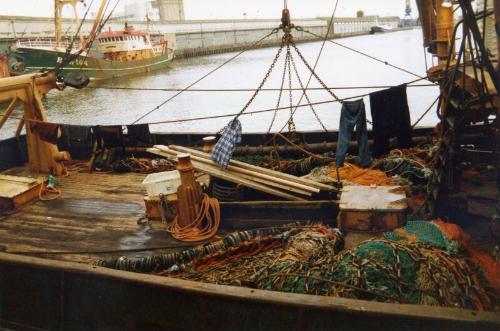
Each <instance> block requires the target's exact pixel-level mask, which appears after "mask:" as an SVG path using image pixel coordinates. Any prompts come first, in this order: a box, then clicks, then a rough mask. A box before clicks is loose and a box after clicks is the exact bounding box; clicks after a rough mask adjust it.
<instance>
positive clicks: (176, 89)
mask: <svg viewBox="0 0 500 331" xmlns="http://www.w3.org/2000/svg"><path fill="white" fill-rule="evenodd" d="M394 86H395V85H371V86H334V87H328V89H330V90H361V89H384V88H391V87H394ZM407 86H408V87H435V86H437V85H436V84H415V85H407ZM88 88H91V89H96V90H97V89H105V90H131V91H160V92H179V91H184V92H254V91H255V88H227V89H221V88H219V89H210V88H205V89H203V88H200V89H182V88H147V87H126V86H90V87H88ZM304 89H305V90H306V91H321V90H324V88H323V87H308V88H304ZM304 89H302V88H299V87H295V88H291V89H290V88H283V89H281V88H262V89H260V91H262V92H279V91H303V90H304Z"/></svg>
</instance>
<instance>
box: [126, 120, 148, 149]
mask: <svg viewBox="0 0 500 331" xmlns="http://www.w3.org/2000/svg"><path fill="white" fill-rule="evenodd" d="M127 136H128V143H129V144H130V145H133V146H149V145H151V132H150V131H149V125H148V124H135V125H127Z"/></svg>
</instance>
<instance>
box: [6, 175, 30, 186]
mask: <svg viewBox="0 0 500 331" xmlns="http://www.w3.org/2000/svg"><path fill="white" fill-rule="evenodd" d="M0 181H9V182H20V183H25V184H36V183H37V182H38V179H37V178H30V177H21V176H9V175H2V174H0Z"/></svg>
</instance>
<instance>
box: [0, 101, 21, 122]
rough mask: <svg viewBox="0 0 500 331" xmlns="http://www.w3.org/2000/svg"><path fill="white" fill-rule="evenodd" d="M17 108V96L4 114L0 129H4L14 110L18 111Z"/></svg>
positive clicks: (0, 119)
mask: <svg viewBox="0 0 500 331" xmlns="http://www.w3.org/2000/svg"><path fill="white" fill-rule="evenodd" d="M16 106H17V96H15V97H14V99H12V101H11V102H10V104H9V106H8V107H7V109H6V110H5V113H4V114H3V116H2V118H0V129H1V128H2V127H3V125H4V124H5V122H7V119H8V118H9V117H10V115H12V112H13V111H14V109H16Z"/></svg>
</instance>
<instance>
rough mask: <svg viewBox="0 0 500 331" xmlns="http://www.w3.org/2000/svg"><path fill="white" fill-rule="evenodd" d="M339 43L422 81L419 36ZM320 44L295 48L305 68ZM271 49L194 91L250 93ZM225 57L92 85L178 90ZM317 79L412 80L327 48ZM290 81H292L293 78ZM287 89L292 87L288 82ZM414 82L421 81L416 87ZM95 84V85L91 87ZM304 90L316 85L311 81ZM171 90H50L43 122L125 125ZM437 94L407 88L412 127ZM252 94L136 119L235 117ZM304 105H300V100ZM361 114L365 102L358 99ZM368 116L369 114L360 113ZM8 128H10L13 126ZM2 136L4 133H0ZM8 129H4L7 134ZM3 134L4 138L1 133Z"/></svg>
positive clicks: (190, 98) (283, 116)
mask: <svg viewBox="0 0 500 331" xmlns="http://www.w3.org/2000/svg"><path fill="white" fill-rule="evenodd" d="M339 41H340V42H342V43H344V44H346V45H348V46H350V47H353V48H356V49H359V50H362V51H365V52H367V53H369V54H371V55H373V56H376V57H380V58H383V59H385V60H387V61H388V62H390V63H393V64H395V65H397V66H400V67H403V68H406V69H408V70H410V71H412V72H415V73H418V74H420V75H425V60H424V52H423V50H422V46H421V45H422V36H421V31H420V30H409V31H401V32H394V33H388V34H378V35H367V36H359V37H352V38H345V39H341V40H339ZM320 46H321V42H314V43H306V44H299V49H300V50H301V52H302V53H303V54H304V56H305V57H306V59H307V60H308V62H309V63H311V64H313V63H314V61H315V59H316V56H317V54H318V51H319V48H320ZM276 50H277V49H276V48H265V49H258V50H252V51H247V52H246V53H244V54H243V55H242V56H240V57H239V58H237V59H236V60H234V61H232V62H231V63H229V64H227V65H225V66H224V67H223V68H221V69H220V70H219V71H217V72H215V73H214V74H212V75H211V76H209V77H208V78H206V79H205V80H203V81H202V82H200V83H198V84H197V85H195V86H194V88H209V89H227V88H255V87H257V86H258V84H259V83H260V81H261V80H262V78H263V77H264V74H265V72H266V70H267V69H268V67H269V66H270V64H271V62H272V59H273V57H274V54H275V53H276ZM233 55H234V54H233V53H226V54H220V55H212V56H203V57H196V58H190V59H179V60H174V62H173V63H171V65H170V67H169V68H168V69H165V70H162V71H157V72H153V73H150V74H147V75H141V76H133V77H126V78H119V79H115V80H110V81H106V82H103V83H100V85H104V86H117V87H120V86H125V87H139V88H184V87H186V86H187V85H189V84H190V83H192V82H194V81H195V80H197V79H198V78H199V77H201V76H202V75H204V74H205V73H207V72H209V71H210V70H212V69H213V68H215V67H216V66H217V65H219V64H221V63H223V62H224V61H225V60H227V59H228V58H230V57H231V56H233ZM283 59H284V56H282V58H281V61H280V62H279V63H277V65H276V68H275V70H274V71H273V73H272V75H271V76H270V78H269V80H268V83H267V84H266V87H269V88H278V87H279V86H280V82H281V74H282V70H283V62H282V60H283ZM295 62H296V63H297V66H298V70H299V72H300V74H301V78H302V80H303V81H307V78H308V70H307V68H306V67H305V66H304V65H302V63H301V62H300V59H299V58H298V56H295ZM317 73H318V75H319V76H320V77H321V78H322V80H323V81H324V82H325V83H326V85H328V86H335V87H341V86H373V85H398V84H401V83H405V82H409V81H412V80H414V79H415V77H414V76H412V75H409V74H407V73H404V72H401V71H399V70H396V69H394V68H391V67H389V66H386V65H384V64H383V63H379V62H375V61H373V60H371V59H368V58H366V57H364V56H362V55H359V54H356V53H353V52H351V51H349V50H346V49H344V48H340V47H338V46H335V45H333V44H330V43H327V45H326V46H325V48H324V51H323V55H322V57H321V60H320V62H319V65H318V68H317ZM294 78H295V77H294ZM292 83H293V87H299V84H298V81H297V80H296V79H293V82H292ZM419 83H425V81H424V82H419ZM96 86H99V85H96ZM310 86H311V87H320V84H319V83H318V82H317V81H315V80H313V81H312V83H311V85H310ZM372 91H374V89H365V88H364V89H356V90H345V89H341V90H336V91H335V93H336V94H337V95H338V96H339V97H341V98H344V97H351V96H356V95H362V94H366V93H369V92H372ZM175 93H176V92H165V91H139V90H133V91H130V90H111V89H104V88H88V89H83V90H74V89H70V88H68V89H66V90H65V91H63V92H59V91H55V90H54V91H51V92H50V93H49V95H48V98H47V100H46V106H47V113H48V116H49V119H50V120H52V121H55V122H62V123H71V124H86V125H87V124H88V125H91V124H130V123H131V122H133V121H134V120H135V119H137V118H138V117H139V116H140V115H142V114H143V113H145V112H146V111H148V110H151V109H153V108H155V107H156V106H158V105H159V104H160V103H162V102H163V101H164V100H166V99H168V98H169V97H170V96H172V95H174V94H175ZM438 93H439V90H438V88H437V87H415V88H408V99H409V104H410V109H411V116H412V121H415V120H416V119H417V118H418V117H419V116H420V115H421V114H422V113H423V112H424V111H425V110H426V109H427V108H428V106H429V105H430V104H431V103H432V102H433V101H434V99H435V98H436V97H437V95H438ZM251 94H252V92H185V93H183V94H181V95H179V96H178V97H176V98H175V99H173V100H172V101H170V102H169V103H167V104H166V105H164V106H162V107H161V108H160V109H159V110H157V111H155V112H153V113H152V114H151V115H149V116H147V117H146V118H145V119H143V120H142V121H143V122H154V121H161V120H173V119H182V118H191V117H199V116H206V115H219V114H231V113H237V112H238V111H240V110H241V108H242V107H243V106H244V105H245V103H246V102H247V100H248V99H249V98H250V96H251ZM309 95H310V99H311V101H312V102H319V101H325V100H331V99H332V97H331V96H330V95H329V94H328V93H327V92H325V91H321V90H320V91H311V92H310V93H309ZM277 98H278V92H275V91H273V92H261V94H259V96H258V97H257V98H256V99H255V102H254V103H253V104H252V105H251V106H250V107H249V108H248V111H254V110H260V109H267V108H273V107H275V106H276V102H277ZM299 98H300V92H299V91H295V92H294V93H293V102H294V104H295V103H297V102H298V100H299ZM303 102H305V100H303ZM365 103H366V104H367V107H368V109H369V98H368V97H365ZM280 105H281V106H283V107H284V106H287V105H288V95H286V94H284V96H283V98H282V100H281V103H280ZM315 108H316V110H317V112H318V115H319V117H320V118H321V120H322V121H323V122H324V123H325V125H326V127H327V128H328V129H332V130H333V129H337V128H338V122H339V114H340V105H339V104H338V103H331V104H326V105H318V106H316V107H315ZM367 113H368V116H369V113H370V112H369V110H368V112H367ZM288 115H289V111H288V110H282V111H280V112H278V116H277V119H276V124H275V126H274V128H278V127H279V128H281V127H282V126H283V125H284V123H285V122H286V120H287V119H288ZM271 118H272V113H263V114H255V115H250V116H243V117H241V120H242V124H243V130H244V131H245V132H262V131H267V128H268V127H269V123H270V121H271ZM228 121H229V118H222V119H214V120H203V121H192V122H182V123H176V124H161V125H154V126H152V131H154V132H172V131H189V132H207V133H208V132H215V131H218V130H219V129H220V128H221V127H223V126H224V125H225V124H226V123H227V122H228ZM436 121H437V120H436V116H435V112H434V111H432V112H431V113H430V114H429V116H427V117H426V118H425V119H424V120H423V121H422V122H421V124H420V125H433V124H435V123H436ZM295 123H296V127H297V129H298V130H320V129H321V126H320V125H319V124H318V122H317V120H316V119H315V117H314V115H313V114H312V112H311V110H310V109H309V108H306V107H304V108H300V109H299V110H298V111H297V113H296V116H295ZM14 126H15V124H14ZM2 131H4V130H2ZM11 131H12V130H11ZM3 134H5V132H3Z"/></svg>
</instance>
